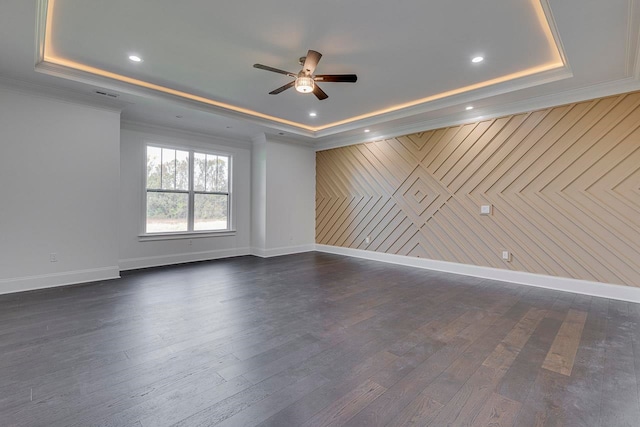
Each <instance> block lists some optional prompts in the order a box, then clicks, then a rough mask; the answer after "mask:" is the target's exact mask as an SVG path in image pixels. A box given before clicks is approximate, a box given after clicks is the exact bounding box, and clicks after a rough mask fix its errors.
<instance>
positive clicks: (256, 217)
mask: <svg viewBox="0 0 640 427" xmlns="http://www.w3.org/2000/svg"><path fill="white" fill-rule="evenodd" d="M266 245H267V139H266V137H265V135H264V134H261V135H259V136H258V137H256V138H255V139H254V141H253V147H252V150H251V248H252V252H253V253H256V254H261V253H263V252H264V250H265V249H266V247H267V246H266Z"/></svg>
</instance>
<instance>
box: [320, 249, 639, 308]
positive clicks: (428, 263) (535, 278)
mask: <svg viewBox="0 0 640 427" xmlns="http://www.w3.org/2000/svg"><path fill="white" fill-rule="evenodd" d="M315 246H316V251H318V252H326V253H331V254H337V255H345V256H351V257H355V258H364V259H368V260H372V261H381V262H386V263H390V264H398V265H405V266H408V267H417V268H423V269H426V270H434V271H442V272H446V273H453V274H461V275H463V276H472V277H478V278H482V279H491V280H499V281H503V282H510V283H517V284H520V285H527V286H535V287H539V288H546V289H553V290H557V291H563V292H572V293H576V294H582V295H589V296H594V297H600V298H609V299H614V300H620V301H628V302H633V303H639V304H640V288H634V287H631V286H624V285H614V284H609V283H601V282H592V281H588V280H579V279H571V278H567V277H557V276H547V275H543V274H534V273H527V272H523V271H513V270H503V269H499V268H492V267H482V266H476V265H468V264H459V263H454V262H447V261H438V260H433V259H427V258H414V257H409V256H404V255H396V254H387V253H382V252H373V251H366V250H362V249H352V248H343V247H339V246H330V245H321V244H316V245H315Z"/></svg>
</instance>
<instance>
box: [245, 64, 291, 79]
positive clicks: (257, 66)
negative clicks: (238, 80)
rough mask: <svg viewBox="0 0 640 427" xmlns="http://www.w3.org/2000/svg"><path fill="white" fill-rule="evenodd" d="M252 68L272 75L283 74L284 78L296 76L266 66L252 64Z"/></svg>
mask: <svg viewBox="0 0 640 427" xmlns="http://www.w3.org/2000/svg"><path fill="white" fill-rule="evenodd" d="M253 68H259V69H261V70H266V71H272V72H274V73H278V74H284V75H285V76H290V77H295V76H296V75H295V74H293V73H290V72H289V71H284V70H280V69H278V68H273V67H269V66H268V65H262V64H253Z"/></svg>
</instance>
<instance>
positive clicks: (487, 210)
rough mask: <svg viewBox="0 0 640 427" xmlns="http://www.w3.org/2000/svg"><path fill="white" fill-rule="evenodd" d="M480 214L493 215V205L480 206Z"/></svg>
mask: <svg viewBox="0 0 640 427" xmlns="http://www.w3.org/2000/svg"><path fill="white" fill-rule="evenodd" d="M480 215H491V205H482V206H480Z"/></svg>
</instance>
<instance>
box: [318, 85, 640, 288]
mask: <svg viewBox="0 0 640 427" xmlns="http://www.w3.org/2000/svg"><path fill="white" fill-rule="evenodd" d="M316 188H317V195H316V216H317V218H316V241H317V242H318V243H321V244H326V245H334V246H344V247H350V248H358V249H368V250H373V251H380V252H386V253H394V254H401V255H408V256H416V257H426V258H431V259H438V260H443V261H451V262H459V263H465V264H474V265H483V266H490V267H497V268H505V269H513V270H519V271H528V272H532V273H541V274H549V275H556V276H564V277H573V278H577V279H584V280H595V281H601V282H606V283H617V284H622V285H628V286H636V287H640V93H631V94H625V95H620V96H613V97H607V98H602V99H596V100H592V101H587V102H581V103H576V104H571V105H564V106H560V107H555V108H549V109H546V110H540V111H534V112H531V113H527V114H517V115H513V116H509V117H501V118H497V119H493V120H486V121H482V122H478V123H469V124H464V125H460V126H453V127H449V128H443V129H436V130H431V131H427V132H421V133H417V134H412V135H405V136H401V137H398V138H392V139H387V140H383V141H376V142H371V143H364V144H359V145H354V146H350V147H343V148H337V149H332V150H326V151H320V152H318V153H317V186H316ZM481 204H492V205H493V215H491V216H480V215H479V209H480V205H481ZM367 236H370V238H371V241H370V243H366V238H367ZM505 249H506V250H509V251H511V252H512V253H513V258H512V261H511V262H506V261H503V260H502V259H501V258H500V254H501V252H502V250H505Z"/></svg>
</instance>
